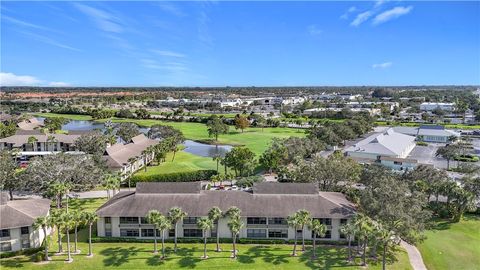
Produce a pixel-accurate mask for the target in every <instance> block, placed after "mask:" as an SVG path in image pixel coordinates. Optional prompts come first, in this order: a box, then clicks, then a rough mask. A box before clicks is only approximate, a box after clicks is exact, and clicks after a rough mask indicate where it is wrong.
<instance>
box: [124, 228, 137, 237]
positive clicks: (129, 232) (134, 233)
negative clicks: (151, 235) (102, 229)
mask: <svg viewBox="0 0 480 270" xmlns="http://www.w3.org/2000/svg"><path fill="white" fill-rule="evenodd" d="M120 236H125V237H138V230H133V229H120Z"/></svg>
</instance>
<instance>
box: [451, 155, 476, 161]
mask: <svg viewBox="0 0 480 270" xmlns="http://www.w3.org/2000/svg"><path fill="white" fill-rule="evenodd" d="M454 160H456V161H463V162H477V161H479V158H478V157H477V156H474V155H460V156H458V157H455V158H454Z"/></svg>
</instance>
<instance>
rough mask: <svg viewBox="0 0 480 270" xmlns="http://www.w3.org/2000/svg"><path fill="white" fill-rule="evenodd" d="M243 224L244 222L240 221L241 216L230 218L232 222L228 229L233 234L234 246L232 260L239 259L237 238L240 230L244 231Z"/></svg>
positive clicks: (229, 223)
mask: <svg viewBox="0 0 480 270" xmlns="http://www.w3.org/2000/svg"><path fill="white" fill-rule="evenodd" d="M242 227H243V223H242V220H241V219H240V216H237V215H234V216H232V217H230V221H229V222H228V228H229V229H230V231H231V232H232V239H233V241H232V244H233V250H232V258H237V246H236V243H237V236H238V234H239V233H240V229H242Z"/></svg>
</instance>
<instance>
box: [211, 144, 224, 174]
mask: <svg viewBox="0 0 480 270" xmlns="http://www.w3.org/2000/svg"><path fill="white" fill-rule="evenodd" d="M217 147H218V146H217ZM212 160H213V161H216V162H217V175H218V174H219V173H220V172H219V171H218V166H219V164H220V160H222V156H221V155H220V154H219V153H216V154H215V155H214V156H213V157H212Z"/></svg>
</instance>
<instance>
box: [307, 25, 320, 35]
mask: <svg viewBox="0 0 480 270" xmlns="http://www.w3.org/2000/svg"><path fill="white" fill-rule="evenodd" d="M307 30H308V33H310V35H312V36H319V35H321V34H322V33H323V30H322V29H319V28H318V26H317V25H316V24H312V25H309V26H308V27H307Z"/></svg>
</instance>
